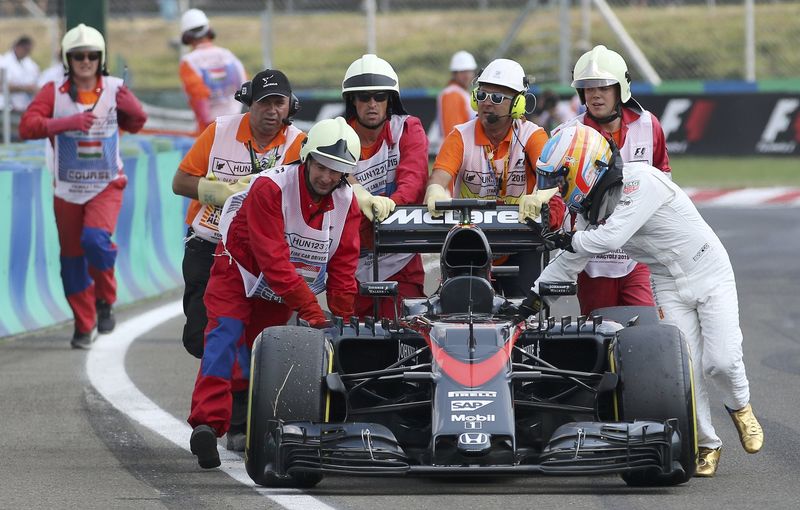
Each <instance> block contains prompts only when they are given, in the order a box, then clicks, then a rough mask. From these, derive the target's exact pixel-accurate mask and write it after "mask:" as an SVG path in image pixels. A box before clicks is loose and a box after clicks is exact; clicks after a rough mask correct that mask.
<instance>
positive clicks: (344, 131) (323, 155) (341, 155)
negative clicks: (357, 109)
mask: <svg viewBox="0 0 800 510" xmlns="http://www.w3.org/2000/svg"><path fill="white" fill-rule="evenodd" d="M309 154H311V155H312V157H313V158H314V160H315V161H316V162H318V163H320V164H321V165H324V166H326V167H328V168H330V169H331V170H335V171H337V172H342V173H345V174H349V173H351V172H353V171H355V169H356V163H357V162H358V158H359V157H361V140H359V138H358V135H357V134H356V132H355V130H354V129H353V128H352V127H350V125H349V124H348V123H347V121H345V120H344V118H342V117H336V118H335V119H325V120H321V121H319V122H317V123H316V124H314V125H313V126H311V129H309V131H308V138H306V139H305V141H304V142H303V146H302V147H301V148H300V161H303V162H305V161H306V159H307V158H308V156H309Z"/></svg>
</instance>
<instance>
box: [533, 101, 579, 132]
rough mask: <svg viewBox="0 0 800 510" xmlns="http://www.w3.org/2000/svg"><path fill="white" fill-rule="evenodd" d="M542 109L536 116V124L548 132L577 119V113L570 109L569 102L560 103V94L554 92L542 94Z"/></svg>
mask: <svg viewBox="0 0 800 510" xmlns="http://www.w3.org/2000/svg"><path fill="white" fill-rule="evenodd" d="M540 97H541V109H538V112H537V114H536V115H535V116H534V119H533V120H534V122H536V123H537V124H539V125H540V126H542V129H544V130H545V131H546V132H548V133H549V132H550V131H552V130H553V129H555V128H556V127H558V126H559V125H561V124H563V123H564V122H566V121H568V120H570V119H572V118H573V117H575V114H576V113H577V112H575V111H573V110H572V108H570V104H569V102H567V101H560V100H559V98H558V94H556V93H555V92H553V91H552V90H545V91H544V92H542V95H541V96H540Z"/></svg>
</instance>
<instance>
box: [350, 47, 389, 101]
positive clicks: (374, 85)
mask: <svg viewBox="0 0 800 510" xmlns="http://www.w3.org/2000/svg"><path fill="white" fill-rule="evenodd" d="M361 90H393V91H395V92H397V93H398V95H399V94H400V82H399V80H398V79H397V73H396V72H394V69H393V68H392V66H391V64H389V62H387V61H385V60H383V59H382V58H380V57H378V56H376V55H372V54H367V55H364V56H363V57H361V58H359V59H358V60H356V61H355V62H353V63H352V64H350V67H348V68H347V72H346V73H344V80H343V81H342V94H345V93H347V92H358V91H361Z"/></svg>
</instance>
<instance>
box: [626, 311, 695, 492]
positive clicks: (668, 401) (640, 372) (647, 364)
mask: <svg viewBox="0 0 800 510" xmlns="http://www.w3.org/2000/svg"><path fill="white" fill-rule="evenodd" d="M612 356H613V364H614V366H613V367H612V368H613V370H614V371H615V372H616V373H617V374H618V375H619V385H618V387H617V392H616V399H617V411H618V414H619V419H620V420H623V421H634V420H654V421H664V420H667V419H672V418H677V419H678V432H679V433H680V438H681V452H680V457H679V458H678V459H675V460H677V461H678V462H679V463H680V465H681V467H682V468H683V472H680V471H678V472H675V473H673V474H671V475H667V474H662V473H660V472H659V471H658V470H643V471H635V472H632V473H625V474H623V475H622V479H623V480H625V482H626V483H627V484H628V485H633V486H654V485H659V486H664V485H678V484H681V483H685V482H687V481H688V480H689V479H690V478H691V477H692V476H693V475H694V472H695V470H696V469H697V427H696V421H695V420H696V418H695V402H694V387H693V384H692V367H691V361H690V358H689V349H688V346H687V345H686V342H685V341H684V340H683V335H682V334H681V332H680V330H678V328H676V327H675V326H671V325H666V324H659V325H654V326H637V327H633V328H626V329H623V330H621V331H620V332H619V334H618V337H617V340H616V341H615V342H614V343H613V344H612Z"/></svg>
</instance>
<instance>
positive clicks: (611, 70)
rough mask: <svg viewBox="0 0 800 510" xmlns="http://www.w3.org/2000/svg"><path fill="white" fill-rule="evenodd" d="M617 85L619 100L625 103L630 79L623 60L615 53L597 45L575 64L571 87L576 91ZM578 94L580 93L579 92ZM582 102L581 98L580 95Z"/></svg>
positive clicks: (629, 90)
mask: <svg viewBox="0 0 800 510" xmlns="http://www.w3.org/2000/svg"><path fill="white" fill-rule="evenodd" d="M617 83H618V84H619V99H620V101H621V102H623V103H627V102H628V100H629V99H630V98H631V78H630V74H628V66H627V64H625V59H623V58H622V56H621V55H620V54H619V53H617V52H616V51H611V50H609V49H608V48H606V47H605V46H603V45H602V44H599V45H597V46H595V47H594V48H592V49H591V50H589V51H587V52H586V53H584V54H583V55H581V58H579V59H578V61H577V62H576V63H575V69H574V70H573V72H572V86H573V87H574V88H576V89H585V88H591V87H607V86H609V85H615V84H617ZM579 92H580V91H579ZM581 99H582V100H583V96H582V95H581Z"/></svg>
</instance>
